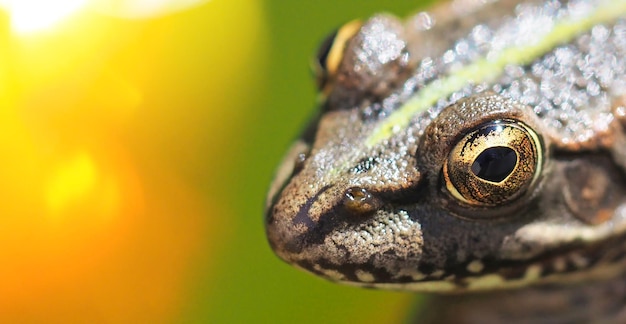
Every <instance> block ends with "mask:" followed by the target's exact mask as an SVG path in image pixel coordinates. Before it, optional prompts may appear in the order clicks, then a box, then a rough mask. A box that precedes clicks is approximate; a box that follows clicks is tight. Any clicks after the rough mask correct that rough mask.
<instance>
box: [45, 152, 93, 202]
mask: <svg viewBox="0 0 626 324" xmlns="http://www.w3.org/2000/svg"><path fill="white" fill-rule="evenodd" d="M97 176H98V175H97V170H96V167H95V165H94V162H93V160H92V159H91V157H90V156H89V155H87V154H85V153H81V154H79V155H78V156H76V157H74V158H73V159H72V160H70V161H68V162H67V163H66V164H65V165H62V166H61V167H60V168H59V169H58V170H57V171H56V173H55V174H54V176H53V177H52V179H51V181H50V183H49V185H48V192H47V195H46V198H47V203H48V207H49V208H50V211H52V212H53V214H56V213H58V212H59V211H60V210H61V209H63V208H64V207H67V206H68V205H70V204H71V203H72V202H75V201H80V200H81V198H83V197H84V196H85V195H86V194H88V193H89V192H90V191H92V190H93V189H94V186H95V184H96V180H97Z"/></svg>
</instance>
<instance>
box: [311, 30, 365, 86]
mask: <svg viewBox="0 0 626 324" xmlns="http://www.w3.org/2000/svg"><path fill="white" fill-rule="evenodd" d="M361 25H362V23H361V22H360V21H358V20H354V21H351V22H349V23H347V24H345V25H343V26H342V27H341V28H339V29H338V30H336V31H335V32H333V33H332V34H330V35H328V37H326V39H325V40H324V41H323V42H322V44H321V45H320V47H319V49H318V51H317V55H316V56H315V61H314V62H313V70H314V73H315V76H316V78H317V87H318V89H320V90H324V91H326V90H325V88H327V85H328V84H329V83H330V82H329V81H331V80H333V79H334V78H335V76H336V75H337V70H338V69H339V65H340V64H341V60H342V59H343V55H344V52H345V49H346V46H347V45H348V41H350V39H351V38H352V37H353V36H354V35H356V33H357V32H358V31H359V29H360V28H361Z"/></svg>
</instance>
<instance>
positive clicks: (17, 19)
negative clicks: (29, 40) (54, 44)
mask: <svg viewBox="0 0 626 324" xmlns="http://www.w3.org/2000/svg"><path fill="white" fill-rule="evenodd" d="M86 2H87V0H55V1H49V0H0V7H4V8H5V9H6V10H7V11H8V12H9V15H10V17H11V25H12V27H13V30H15V31H16V32H18V33H22V34H26V33H33V32H37V31H41V30H45V29H48V28H50V27H52V26H53V25H55V24H56V23H58V22H60V21H61V20H62V19H63V18H65V17H67V16H69V15H71V14H72V13H74V12H76V11H77V10H79V9H80V8H81V7H82V6H84V5H85V3H86Z"/></svg>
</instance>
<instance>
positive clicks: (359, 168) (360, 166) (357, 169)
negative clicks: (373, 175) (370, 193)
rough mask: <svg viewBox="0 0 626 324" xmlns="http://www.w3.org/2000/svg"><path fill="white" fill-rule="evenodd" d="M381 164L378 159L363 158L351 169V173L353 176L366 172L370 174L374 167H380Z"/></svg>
mask: <svg viewBox="0 0 626 324" xmlns="http://www.w3.org/2000/svg"><path fill="white" fill-rule="evenodd" d="M379 163H380V161H379V158H378V157H367V158H363V159H361V160H360V161H359V162H357V164H356V165H355V166H353V167H352V168H351V169H350V171H351V172H352V173H353V174H361V173H365V172H368V171H369V170H370V169H372V168H373V167H374V166H376V165H378V164H379Z"/></svg>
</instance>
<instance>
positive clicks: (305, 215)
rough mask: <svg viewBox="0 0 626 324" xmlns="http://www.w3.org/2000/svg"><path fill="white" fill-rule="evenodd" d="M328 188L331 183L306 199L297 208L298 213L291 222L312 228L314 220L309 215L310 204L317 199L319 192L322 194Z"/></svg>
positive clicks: (330, 186)
mask: <svg viewBox="0 0 626 324" xmlns="http://www.w3.org/2000/svg"><path fill="white" fill-rule="evenodd" d="M330 188H332V185H327V186H324V187H323V188H322V189H321V190H320V191H318V192H317V193H316V194H315V195H314V196H313V197H311V198H309V199H307V201H306V202H305V203H304V204H303V205H302V206H300V209H299V210H298V213H297V214H296V216H295V217H294V218H293V223H294V224H296V225H298V224H303V225H304V226H306V227H307V229H308V230H309V231H310V230H311V229H312V228H314V227H315V222H314V221H313V220H312V219H311V217H309V211H310V210H311V206H313V203H315V201H317V198H319V196H320V195H321V194H323V193H324V192H326V191H327V190H328V189H330Z"/></svg>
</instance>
